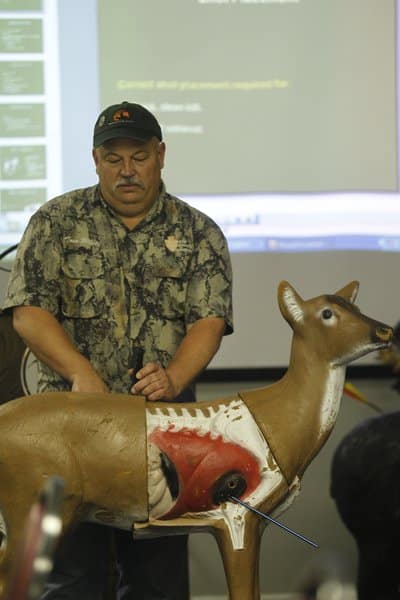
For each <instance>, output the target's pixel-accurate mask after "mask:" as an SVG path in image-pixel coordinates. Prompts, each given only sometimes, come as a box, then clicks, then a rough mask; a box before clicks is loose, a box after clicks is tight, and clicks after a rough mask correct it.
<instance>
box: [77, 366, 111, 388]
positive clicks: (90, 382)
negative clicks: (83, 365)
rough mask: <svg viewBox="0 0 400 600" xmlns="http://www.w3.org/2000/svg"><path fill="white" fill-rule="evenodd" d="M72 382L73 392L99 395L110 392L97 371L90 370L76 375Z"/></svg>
mask: <svg viewBox="0 0 400 600" xmlns="http://www.w3.org/2000/svg"><path fill="white" fill-rule="evenodd" d="M71 381H72V387H71V392H96V393H98V394H104V393H106V392H109V391H110V390H109V389H108V387H107V386H106V384H105V383H104V381H103V380H102V379H101V377H99V376H98V375H97V373H96V372H95V371H92V370H90V369H88V370H87V371H83V372H79V373H74V374H73V375H72V377H71Z"/></svg>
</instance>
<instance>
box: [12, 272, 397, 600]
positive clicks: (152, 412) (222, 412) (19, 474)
mask: <svg viewBox="0 0 400 600" xmlns="http://www.w3.org/2000/svg"><path fill="white" fill-rule="evenodd" d="M357 288H358V284H356V283H355V282H353V283H352V284H349V285H348V286H346V287H345V288H343V289H342V290H340V292H338V293H337V294H336V295H334V296H320V297H318V298H314V299H311V300H308V301H303V300H302V299H301V298H300V297H299V296H298V294H297V293H296V292H295V290H294V289H293V288H292V287H291V286H290V285H289V284H288V283H286V282H282V283H281V284H280V286H279V291H278V299H279V306H280V309H281V312H282V315H283V316H284V317H285V319H286V320H287V321H288V322H289V324H290V325H291V327H292V329H293V332H294V335H293V343H292V352H291V358H290V365H289V368H288V370H287V373H286V374H285V375H284V377H282V379H281V380H280V381H278V382H276V383H275V384H273V385H271V386H268V387H265V388H261V389H257V390H252V391H244V392H241V393H240V394H238V396H236V397H231V398H225V399H217V400H214V401H212V402H209V403H199V404H197V405H191V404H174V403H172V404H167V403H148V404H145V403H144V401H143V398H140V397H132V396H128V395H126V396H125V395H117V394H104V395H93V394H74V393H71V392H66V393H45V394H40V395H37V396H31V397H28V398H21V399H18V400H15V401H13V402H11V403H9V404H8V405H4V406H3V407H0V511H1V515H2V519H3V527H2V529H3V531H4V540H3V550H2V552H3V561H2V563H1V565H0V572H1V576H2V578H3V580H4V578H5V577H6V576H7V573H8V569H9V564H10V561H11V560H12V557H13V555H14V554H15V549H16V545H17V544H18V542H19V538H20V536H21V531H22V526H23V521H24V515H26V514H27V512H28V510H29V507H30V505H31V504H32V502H33V501H34V499H35V495H36V494H37V492H38V490H39V489H40V487H41V486H42V484H43V481H44V480H45V479H46V477H48V476H49V475H59V476H61V477H62V478H63V479H64V480H65V485H66V501H65V503H64V514H63V520H64V527H65V528H67V527H68V526H69V525H70V523H71V522H73V521H74V520H92V521H98V522H102V523H106V524H109V525H113V526H116V527H121V528H127V529H129V528H133V532H134V536H137V537H146V536H159V535H173V534H176V533H178V534H179V533H186V532H191V531H196V530H200V529H202V530H209V531H210V532H211V533H213V534H214V535H215V537H216V539H217V542H218V545H219V548H220V551H221V555H222V559H223V563H224V568H225V572H226V577H227V583H228V588H229V598H230V600H257V599H258V598H259V585H258V559H259V549H260V542H261V536H262V531H263V529H264V527H265V522H264V521H263V520H261V519H260V518H259V517H257V516H256V515H254V514H253V513H251V512H249V511H248V510H247V509H246V508H244V507H242V506H241V505H238V504H237V503H235V502H233V501H231V500H230V496H236V497H239V498H240V499H243V500H244V501H246V502H247V503H248V504H250V505H251V506H252V507H254V508H257V509H259V510H261V511H263V512H267V513H270V512H271V511H273V510H275V509H280V508H282V507H283V506H286V505H287V504H288V502H289V500H290V498H291V496H292V495H293V494H292V492H293V493H294V492H296V491H297V489H298V483H299V478H300V477H301V476H302V474H303V473H304V470H305V469H306V467H307V465H308V464H309V463H310V462H311V460H312V459H313V458H314V457H315V455H316V454H317V453H318V451H319V450H320V448H321V447H322V445H323V444H324V443H325V441H326V439H327V438H328V436H329V433H330V431H331V430H332V428H333V426H334V423H335V420H336V416H337V412H338V410H339V403H340V399H341V395H342V391H343V385H344V378H345V365H346V364H347V363H348V362H350V361H351V360H354V359H355V358H357V357H359V356H361V355H363V354H366V353H367V352H370V351H372V350H375V349H378V348H382V347H385V346H387V345H388V344H389V343H390V340H391V337H392V330H391V328H390V327H388V326H386V325H384V324H383V323H379V322H376V321H373V320H372V319H369V318H368V317H365V316H364V315H362V314H361V313H360V312H359V311H358V309H356V308H354V307H353V305H352V302H353V301H354V297H355V295H356V292H357ZM146 448H147V452H146ZM146 461H147V465H146Z"/></svg>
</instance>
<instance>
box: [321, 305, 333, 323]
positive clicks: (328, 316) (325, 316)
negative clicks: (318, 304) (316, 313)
mask: <svg viewBox="0 0 400 600" xmlns="http://www.w3.org/2000/svg"><path fill="white" fill-rule="evenodd" d="M332 317H333V312H332V311H331V309H330V308H324V310H323V311H322V318H323V319H325V320H326V321H327V320H328V319H331V318H332Z"/></svg>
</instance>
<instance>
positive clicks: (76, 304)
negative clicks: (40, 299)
mask: <svg viewBox="0 0 400 600" xmlns="http://www.w3.org/2000/svg"><path fill="white" fill-rule="evenodd" d="M61 289H62V297H61V310H62V313H63V315H65V316H66V317H71V318H80V319H88V318H91V317H96V316H99V315H101V314H102V313H103V312H104V310H105V295H106V294H105V282H104V266H103V257H102V254H101V252H100V246H99V245H96V244H95V245H91V246H82V245H80V246H79V247H78V246H75V247H74V246H70V247H67V248H66V251H65V254H64V261H63V264H62V281H61Z"/></svg>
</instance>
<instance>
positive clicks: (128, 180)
mask: <svg viewBox="0 0 400 600" xmlns="http://www.w3.org/2000/svg"><path fill="white" fill-rule="evenodd" d="M121 185H136V186H138V187H140V188H141V189H142V190H144V185H143V183H142V182H141V181H139V180H138V179H136V178H135V177H122V178H121V179H118V181H117V182H116V184H115V187H119V186H121Z"/></svg>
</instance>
